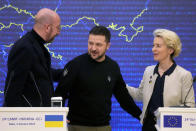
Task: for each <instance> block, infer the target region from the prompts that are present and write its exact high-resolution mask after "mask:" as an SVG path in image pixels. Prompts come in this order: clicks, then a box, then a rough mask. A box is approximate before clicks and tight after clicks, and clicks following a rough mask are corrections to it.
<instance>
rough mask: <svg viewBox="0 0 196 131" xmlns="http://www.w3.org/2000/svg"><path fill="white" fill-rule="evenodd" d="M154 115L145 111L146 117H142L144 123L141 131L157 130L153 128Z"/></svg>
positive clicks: (154, 122)
mask: <svg viewBox="0 0 196 131" xmlns="http://www.w3.org/2000/svg"><path fill="white" fill-rule="evenodd" d="M155 124H156V117H155V116H154V114H152V113H150V112H147V113H146V117H145V118H144V123H143V126H142V131H157V130H156V128H155Z"/></svg>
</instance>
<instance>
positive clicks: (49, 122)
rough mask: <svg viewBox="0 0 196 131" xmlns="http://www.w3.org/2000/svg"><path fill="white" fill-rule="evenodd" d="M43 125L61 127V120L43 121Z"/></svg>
mask: <svg viewBox="0 0 196 131" xmlns="http://www.w3.org/2000/svg"><path fill="white" fill-rule="evenodd" d="M45 127H63V121H45Z"/></svg>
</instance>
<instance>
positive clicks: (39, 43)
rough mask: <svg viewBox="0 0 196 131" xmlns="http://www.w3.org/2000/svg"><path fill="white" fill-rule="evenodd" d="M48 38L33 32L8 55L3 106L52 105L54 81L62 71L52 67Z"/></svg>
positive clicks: (16, 44) (14, 46)
mask: <svg viewBox="0 0 196 131" xmlns="http://www.w3.org/2000/svg"><path fill="white" fill-rule="evenodd" d="M44 43H45V41H44V40H43V39H42V38H41V37H40V36H39V35H38V34H37V33H36V32H35V31H34V30H32V31H31V32H28V33H27V34H25V35H24V36H23V37H22V38H21V39H19V40H18V41H16V43H15V44H14V45H13V47H12V49H11V50H10V53H9V56H8V63H7V66H8V73H7V78H6V83H5V89H4V97H5V100H4V106H11V107H14V106H16V107H26V106H33V107H39V106H50V98H51V97H52V96H53V95H54V88H53V80H55V81H57V80H58V78H59V76H60V74H61V72H62V70H55V69H51V58H50V54H49V52H48V51H47V50H46V48H45V47H44Z"/></svg>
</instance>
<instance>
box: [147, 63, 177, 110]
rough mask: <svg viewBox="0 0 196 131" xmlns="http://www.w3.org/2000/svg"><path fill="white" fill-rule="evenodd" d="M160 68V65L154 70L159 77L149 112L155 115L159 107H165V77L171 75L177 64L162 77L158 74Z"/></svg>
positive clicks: (148, 108)
mask: <svg viewBox="0 0 196 131" xmlns="http://www.w3.org/2000/svg"><path fill="white" fill-rule="evenodd" d="M158 67H159V64H157V65H156V67H155V69H154V73H156V74H157V75H158V77H157V79H156V81H155V85H154V90H153V93H152V96H151V99H150V102H149V104H148V107H147V110H148V111H149V112H151V113H154V111H156V110H157V109H158V108H159V107H163V106H164V104H163V91H164V83H165V76H166V75H170V74H171V73H172V72H173V71H174V70H175V68H176V63H175V62H174V64H173V65H172V66H171V67H170V68H169V69H168V70H167V71H166V72H164V74H163V75H162V76H160V74H159V72H158Z"/></svg>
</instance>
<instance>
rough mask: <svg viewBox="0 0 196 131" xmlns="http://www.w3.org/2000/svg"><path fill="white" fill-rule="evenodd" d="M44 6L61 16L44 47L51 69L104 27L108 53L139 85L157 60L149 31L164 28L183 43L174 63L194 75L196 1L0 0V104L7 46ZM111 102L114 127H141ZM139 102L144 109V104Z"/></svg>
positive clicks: (28, 27) (29, 26) (115, 129)
mask: <svg viewBox="0 0 196 131" xmlns="http://www.w3.org/2000/svg"><path fill="white" fill-rule="evenodd" d="M44 7H47V8H51V9H52V10H55V11H56V12H57V13H58V14H59V15H60V17H61V28H62V30H61V33H60V35H59V36H58V37H56V39H55V41H54V42H53V43H48V44H47V45H46V48H47V49H48V51H49V52H50V54H51V56H52V66H53V67H54V68H63V67H64V65H65V64H66V63H67V62H68V61H69V60H71V59H73V58H74V57H76V56H78V55H80V54H82V53H85V52H87V40H88V32H89V30H90V29H91V28H92V27H93V26H95V25H104V26H106V27H107V28H108V29H109V30H110V31H111V33H112V38H111V47H110V49H109V51H108V52H107V55H108V56H110V57H111V58H113V59H114V60H116V61H117V62H118V64H119V66H120V68H121V73H122V75H123V78H124V80H125V82H126V83H127V84H129V85H131V86H135V87H138V86H139V84H140V80H141V79H142V76H143V72H144V69H145V67H146V66H149V65H153V64H156V62H154V61H153V56H152V51H151V50H152V43H153V35H152V32H153V30H155V29H157V28H166V29H170V30H173V31H175V32H177V34H178V35H179V36H180V38H181V41H182V46H183V47H182V53H181V54H180V56H179V57H177V58H176V59H175V61H176V63H177V64H179V65H181V66H183V67H184V68H185V69H187V70H189V71H191V73H192V75H193V76H196V48H195V45H196V0H186V1H185V0H0V106H2V103H3V99H4V94H3V91H4V84H5V78H6V72H7V66H6V64H7V58H8V53H9V50H10V48H11V47H12V45H13V43H14V42H15V41H16V40H17V39H19V38H20V37H21V36H23V35H24V34H25V33H26V32H27V31H30V30H31V29H32V27H33V23H34V17H35V14H36V13H37V11H38V10H39V9H40V8H44ZM54 85H55V86H56V84H55V83H54ZM112 103H113V104H112V113H111V117H112V120H111V126H112V130H113V131H121V130H123V131H124V130H129V131H130V130H134V131H136V130H141V125H140V123H139V121H138V120H136V119H134V118H133V117H132V116H131V115H129V114H128V113H126V112H125V111H124V110H122V108H120V106H119V104H118V103H117V101H116V99H115V98H114V97H113V98H112ZM137 105H138V106H140V107H141V108H142V103H137Z"/></svg>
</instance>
